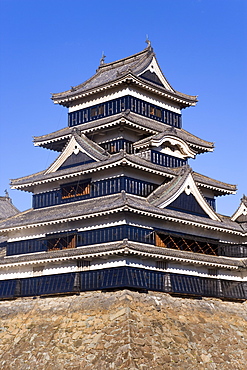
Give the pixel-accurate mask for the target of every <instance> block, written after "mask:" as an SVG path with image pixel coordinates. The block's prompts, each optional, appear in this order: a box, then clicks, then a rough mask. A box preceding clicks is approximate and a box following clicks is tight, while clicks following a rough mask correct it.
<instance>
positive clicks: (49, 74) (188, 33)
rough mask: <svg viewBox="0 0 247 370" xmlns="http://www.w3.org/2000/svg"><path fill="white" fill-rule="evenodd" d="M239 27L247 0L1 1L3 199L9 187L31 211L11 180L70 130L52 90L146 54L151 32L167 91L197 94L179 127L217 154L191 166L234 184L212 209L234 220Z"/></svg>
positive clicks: (244, 37) (243, 162)
mask: <svg viewBox="0 0 247 370" xmlns="http://www.w3.org/2000/svg"><path fill="white" fill-rule="evenodd" d="M246 23H247V0H160V1H159V0H152V1H146V0H131V1H130V0H125V1H121V0H120V1H116V0H104V1H99V0H91V1H88V0H0V48H1V56H0V124H1V136H0V161H1V162H0V195H4V190H5V189H8V191H9V193H10V196H11V197H12V199H13V203H14V204H15V205H16V207H17V208H19V209H20V210H25V209H27V208H30V207H31V195H30V194H29V193H25V192H21V191H17V190H10V189H9V180H10V179H11V178H18V177H22V176H25V175H28V174H32V173H35V172H38V171H40V170H43V169H45V168H47V167H48V166H49V164H50V163H51V162H52V161H53V160H54V158H55V156H56V155H57V154H55V155H54V153H53V152H51V151H48V150H46V149H42V148H36V147H34V146H33V143H32V136H38V135H42V134H46V133H49V132H52V131H55V130H58V129H60V128H63V127H65V126H66V125H67V110H66V108H63V107H61V106H57V105H54V104H53V103H52V101H51V100H50V93H51V92H52V93H54V92H61V91H64V90H66V89H68V88H70V86H74V85H77V84H79V83H81V82H83V81H84V80H86V79H87V78H89V77H90V76H92V75H93V74H94V72H95V70H96V68H97V67H98V65H99V60H100V57H101V54H102V51H104V53H105V55H106V62H111V61H114V60H117V59H120V58H123V57H126V56H129V55H131V54H134V53H136V52H139V51H141V50H143V49H144V48H145V47H146V44H145V38H146V35H148V37H149V38H150V40H151V42H152V46H153V48H154V51H155V52H156V56H157V58H158V61H159V64H160V66H161V68H162V70H163V72H164V74H165V76H166V77H167V79H168V81H169V82H170V83H171V85H172V86H173V87H174V88H175V89H176V90H178V91H181V92H183V93H187V94H191V95H198V96H199V103H198V104H197V106H196V107H195V108H187V109H185V110H184V111H183V127H184V129H186V130H188V131H190V132H192V133H193V134H195V135H197V136H199V137H201V138H203V139H205V140H208V141H213V142H215V146H216V149H215V151H214V153H208V154H203V155H200V156H198V157H197V159H196V160H192V161H190V165H191V166H192V168H193V169H194V170H195V171H197V172H200V173H203V174H205V175H207V176H210V177H213V178H215V179H218V180H221V181H223V182H228V183H232V184H237V186H238V193H237V195H234V196H233V195H231V196H225V197H220V198H218V199H219V200H218V203H217V204H218V211H219V212H220V213H223V214H227V215H231V214H232V213H233V212H234V211H235V209H236V208H237V207H238V205H239V201H240V198H241V197H242V195H243V193H245V194H247V181H246V177H247V175H246V172H247V154H246V146H247V128H246V127H247V125H246V122H247V119H246V103H247V93H246V91H247V90H246V85H247V51H246V50H247V27H246Z"/></svg>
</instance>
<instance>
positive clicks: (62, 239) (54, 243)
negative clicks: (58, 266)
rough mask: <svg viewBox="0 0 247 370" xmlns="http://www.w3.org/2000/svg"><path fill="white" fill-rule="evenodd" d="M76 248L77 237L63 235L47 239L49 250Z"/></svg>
mask: <svg viewBox="0 0 247 370" xmlns="http://www.w3.org/2000/svg"><path fill="white" fill-rule="evenodd" d="M75 247H76V235H63V236H59V237H56V238H52V239H47V250H48V251H51V250H59V249H69V248H75Z"/></svg>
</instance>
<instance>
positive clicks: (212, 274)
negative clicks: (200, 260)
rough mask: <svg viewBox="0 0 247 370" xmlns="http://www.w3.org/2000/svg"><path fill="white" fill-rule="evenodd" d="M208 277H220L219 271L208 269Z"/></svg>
mask: <svg viewBox="0 0 247 370" xmlns="http://www.w3.org/2000/svg"><path fill="white" fill-rule="evenodd" d="M208 275H210V276H217V275H218V270H217V269H208Z"/></svg>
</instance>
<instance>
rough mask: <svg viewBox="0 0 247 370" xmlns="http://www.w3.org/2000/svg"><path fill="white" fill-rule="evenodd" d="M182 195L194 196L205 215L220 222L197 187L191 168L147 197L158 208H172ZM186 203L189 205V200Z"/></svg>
mask: <svg viewBox="0 0 247 370" xmlns="http://www.w3.org/2000/svg"><path fill="white" fill-rule="evenodd" d="M182 193H185V194H186V195H187V196H189V195H190V194H192V195H193V196H194V198H195V200H196V202H197V203H198V206H199V207H200V209H201V210H202V212H203V213H205V214H206V215H208V217H210V218H211V219H212V220H217V221H220V217H219V216H218V215H217V213H216V212H215V211H214V210H213V208H211V207H210V205H209V204H208V203H207V201H206V200H205V199H204V197H203V195H202V193H201V192H200V190H199V188H198V186H197V185H196V183H195V180H194V178H193V172H192V170H191V168H190V167H189V166H184V167H183V168H182V169H181V170H180V173H179V174H178V176H177V177H176V178H174V179H173V180H172V181H170V182H169V183H168V184H163V185H161V186H159V187H158V188H157V189H155V190H154V191H153V192H152V193H151V194H150V195H149V196H148V197H147V200H148V201H149V202H150V203H151V204H153V205H154V206H156V207H159V208H166V207H168V206H171V204H173V203H174V202H175V201H176V200H177V199H178V197H179V196H180V195H181V194H182ZM186 203H187V204H189V200H188V201H187V202H186ZM188 213H190V212H188Z"/></svg>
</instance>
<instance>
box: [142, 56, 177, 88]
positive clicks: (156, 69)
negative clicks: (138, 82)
mask: <svg viewBox="0 0 247 370" xmlns="http://www.w3.org/2000/svg"><path fill="white" fill-rule="evenodd" d="M138 77H141V78H143V79H144V80H147V81H150V82H152V83H154V84H156V85H159V86H162V87H164V88H165V89H166V90H168V91H171V92H173V93H175V90H174V89H173V88H172V86H171V85H170V84H169V82H168V81H167V79H166V78H165V76H164V75H163V73H162V71H161V69H160V66H159V64H158V62H157V60H156V57H155V55H154V56H153V57H152V59H151V61H150V63H149V64H148V66H146V68H145V69H144V70H143V71H142V72H141V73H139V74H138Z"/></svg>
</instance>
